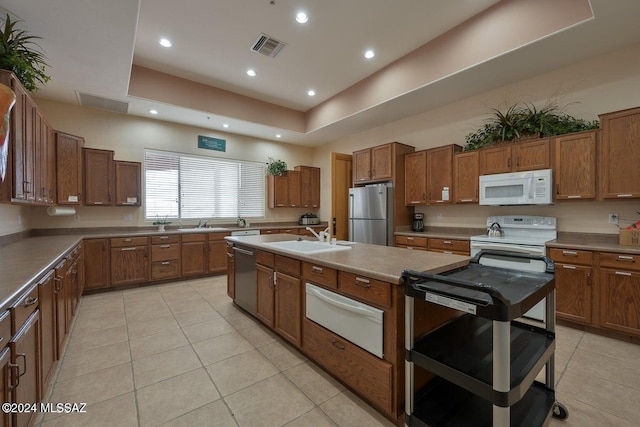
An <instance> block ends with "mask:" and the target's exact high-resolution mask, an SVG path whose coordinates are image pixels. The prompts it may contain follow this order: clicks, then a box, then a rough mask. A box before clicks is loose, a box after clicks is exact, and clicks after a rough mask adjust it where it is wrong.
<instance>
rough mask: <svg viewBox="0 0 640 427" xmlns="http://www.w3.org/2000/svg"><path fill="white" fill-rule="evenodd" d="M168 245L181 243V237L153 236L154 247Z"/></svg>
mask: <svg viewBox="0 0 640 427" xmlns="http://www.w3.org/2000/svg"><path fill="white" fill-rule="evenodd" d="M167 243H180V236H178V235H176V234H174V235H172V236H152V237H151V244H152V245H165V244H167Z"/></svg>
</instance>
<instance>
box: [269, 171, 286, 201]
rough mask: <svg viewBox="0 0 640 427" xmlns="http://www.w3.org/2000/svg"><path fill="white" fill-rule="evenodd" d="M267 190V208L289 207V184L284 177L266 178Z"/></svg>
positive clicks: (270, 176) (271, 176)
mask: <svg viewBox="0 0 640 427" xmlns="http://www.w3.org/2000/svg"><path fill="white" fill-rule="evenodd" d="M267 183H268V186H269V187H268V188H269V207H270V208H284V207H287V206H288V205H289V182H288V181H287V177H286V176H273V175H269V176H268V177H267Z"/></svg>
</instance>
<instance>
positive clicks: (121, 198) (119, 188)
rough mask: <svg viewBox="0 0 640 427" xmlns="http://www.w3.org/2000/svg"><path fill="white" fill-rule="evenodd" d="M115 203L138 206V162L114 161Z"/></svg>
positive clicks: (139, 185)
mask: <svg viewBox="0 0 640 427" xmlns="http://www.w3.org/2000/svg"><path fill="white" fill-rule="evenodd" d="M114 163H115V174H116V205H117V206H140V194H141V192H140V188H141V184H140V175H141V165H140V162H122V161H116V162H114Z"/></svg>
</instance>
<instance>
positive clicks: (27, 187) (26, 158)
mask: <svg viewBox="0 0 640 427" xmlns="http://www.w3.org/2000/svg"><path fill="white" fill-rule="evenodd" d="M23 99H24V146H23V150H24V151H23V157H22V186H23V189H24V195H25V199H26V200H27V201H29V202H35V201H36V192H37V188H36V138H35V110H36V105H35V104H34V103H33V101H32V100H31V98H30V97H28V96H25V97H24V98H23Z"/></svg>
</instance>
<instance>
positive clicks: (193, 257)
mask: <svg viewBox="0 0 640 427" xmlns="http://www.w3.org/2000/svg"><path fill="white" fill-rule="evenodd" d="M203 237H205V236H203ZM206 250H207V242H206V240H203V241H201V242H184V241H183V242H182V250H181V256H182V258H181V259H182V275H183V276H194V275H200V274H206V273H207V256H206Z"/></svg>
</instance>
